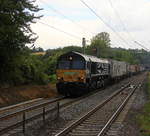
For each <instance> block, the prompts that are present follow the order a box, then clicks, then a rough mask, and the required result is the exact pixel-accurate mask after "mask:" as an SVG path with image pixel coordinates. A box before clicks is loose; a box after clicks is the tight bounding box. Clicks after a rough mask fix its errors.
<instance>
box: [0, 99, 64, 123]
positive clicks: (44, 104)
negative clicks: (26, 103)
mask: <svg viewBox="0 0 150 136" xmlns="http://www.w3.org/2000/svg"><path fill="white" fill-rule="evenodd" d="M64 98H65V97H60V98H56V99H54V100H51V101H49V102H44V103H42V104H37V105H36V106H31V107H28V108H25V109H23V110H19V111H17V112H13V113H10V114H7V115H4V116H2V117H0V121H3V120H6V119H8V118H11V117H14V116H17V115H20V114H22V113H24V112H29V111H33V110H35V109H38V108H41V107H45V106H47V105H49V104H52V103H55V102H57V101H60V100H63V99H64Z"/></svg>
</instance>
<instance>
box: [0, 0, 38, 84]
mask: <svg viewBox="0 0 150 136" xmlns="http://www.w3.org/2000/svg"><path fill="white" fill-rule="evenodd" d="M33 3H34V1H30V0H20V1H19V0H0V20H1V21H0V62H1V67H0V81H1V82H6V81H10V79H11V80H12V81H10V82H13V81H14V82H17V81H18V80H17V81H15V79H16V78H17V79H20V80H23V79H22V77H21V76H20V73H21V71H20V70H19V67H20V65H21V62H20V58H22V56H23V55H24V50H25V49H26V47H25V44H29V43H33V42H34V41H35V39H36V37H35V36H33V32H32V31H31V29H30V23H33V22H34V21H35V19H38V18H39V16H36V15H35V13H36V12H38V11H39V10H40V9H39V8H38V7H37V6H35V5H34V4H33Z"/></svg>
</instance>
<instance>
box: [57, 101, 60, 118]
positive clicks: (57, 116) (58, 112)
mask: <svg viewBox="0 0 150 136" xmlns="http://www.w3.org/2000/svg"><path fill="white" fill-rule="evenodd" d="M59 108H60V107H59V102H57V118H58V117H59Z"/></svg>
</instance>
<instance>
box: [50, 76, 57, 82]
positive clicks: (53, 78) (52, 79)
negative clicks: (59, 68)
mask: <svg viewBox="0 0 150 136" xmlns="http://www.w3.org/2000/svg"><path fill="white" fill-rule="evenodd" d="M49 79H50V82H51V83H56V74H53V75H50V76H49Z"/></svg>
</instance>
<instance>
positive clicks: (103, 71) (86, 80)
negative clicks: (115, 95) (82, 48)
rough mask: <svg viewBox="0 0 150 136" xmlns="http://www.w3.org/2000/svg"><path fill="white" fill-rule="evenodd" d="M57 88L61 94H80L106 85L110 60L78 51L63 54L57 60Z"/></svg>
mask: <svg viewBox="0 0 150 136" xmlns="http://www.w3.org/2000/svg"><path fill="white" fill-rule="evenodd" d="M57 62H58V63H57V70H56V75H57V84H56V87H57V90H58V92H59V93H60V94H63V95H71V96H80V95H82V94H85V93H86V92H88V91H89V90H91V89H96V88H99V87H100V86H103V85H104V82H105V80H106V79H107V78H108V75H109V62H108V61H107V60H104V59H100V58H97V57H94V56H89V55H84V54H81V53H78V52H69V53H66V54H63V55H61V56H60V57H59V58H58V61H57Z"/></svg>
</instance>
